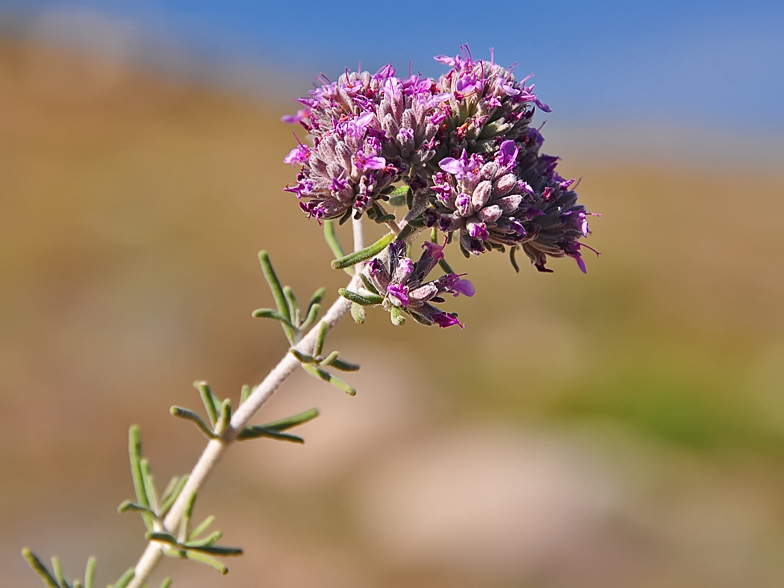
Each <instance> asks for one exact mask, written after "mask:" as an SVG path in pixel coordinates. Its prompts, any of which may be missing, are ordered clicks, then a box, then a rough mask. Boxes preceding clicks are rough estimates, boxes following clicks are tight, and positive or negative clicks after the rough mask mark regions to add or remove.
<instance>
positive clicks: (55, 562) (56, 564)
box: [52, 557, 71, 588]
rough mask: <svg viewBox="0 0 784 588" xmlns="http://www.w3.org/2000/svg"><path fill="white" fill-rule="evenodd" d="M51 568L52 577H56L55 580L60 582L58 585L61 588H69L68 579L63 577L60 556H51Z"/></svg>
mask: <svg viewBox="0 0 784 588" xmlns="http://www.w3.org/2000/svg"><path fill="white" fill-rule="evenodd" d="M52 569H53V570H54V577H55V578H57V582H58V583H59V584H60V586H62V588H71V585H70V584H69V583H68V580H66V579H65V574H64V573H63V568H62V566H61V565H60V558H58V557H52Z"/></svg>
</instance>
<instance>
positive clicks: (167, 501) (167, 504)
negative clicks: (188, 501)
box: [161, 474, 188, 516]
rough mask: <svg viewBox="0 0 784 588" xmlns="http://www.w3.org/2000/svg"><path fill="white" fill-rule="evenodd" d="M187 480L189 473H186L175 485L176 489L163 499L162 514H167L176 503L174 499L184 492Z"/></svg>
mask: <svg viewBox="0 0 784 588" xmlns="http://www.w3.org/2000/svg"><path fill="white" fill-rule="evenodd" d="M187 481H188V475H187V474H185V475H184V476H183V477H182V478H180V479H179V481H178V482H177V485H176V486H175V487H174V490H172V491H171V493H170V494H169V495H168V496H166V498H164V499H163V500H162V501H161V516H165V515H166V513H167V512H169V509H170V508H171V507H172V505H173V504H174V501H175V500H177V497H178V496H179V495H180V492H182V489H183V488H184V487H185V483H186V482H187Z"/></svg>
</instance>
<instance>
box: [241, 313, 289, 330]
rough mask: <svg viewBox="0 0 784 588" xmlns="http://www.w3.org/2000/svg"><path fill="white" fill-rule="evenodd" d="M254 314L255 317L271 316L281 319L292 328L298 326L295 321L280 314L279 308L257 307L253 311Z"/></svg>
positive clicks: (270, 317)
mask: <svg viewBox="0 0 784 588" xmlns="http://www.w3.org/2000/svg"><path fill="white" fill-rule="evenodd" d="M252 316H253V318H269V319H274V320H276V321H280V322H281V323H283V324H284V325H286V326H287V327H289V328H290V329H292V330H295V329H296V328H297V327H295V326H294V323H292V322H291V321H289V320H287V319H286V317H284V316H283V315H282V314H280V313H279V312H278V311H277V310H272V309H271V308H257V309H256V310H254V311H253V313H252Z"/></svg>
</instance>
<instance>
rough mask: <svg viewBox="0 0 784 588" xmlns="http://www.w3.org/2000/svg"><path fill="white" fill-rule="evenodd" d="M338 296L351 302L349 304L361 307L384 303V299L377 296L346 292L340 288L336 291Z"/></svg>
mask: <svg viewBox="0 0 784 588" xmlns="http://www.w3.org/2000/svg"><path fill="white" fill-rule="evenodd" d="M338 294H340V295H341V296H342V297H343V298H345V299H347V300H351V302H355V303H357V304H361V305H362V306H374V305H376V304H381V303H382V302H384V297H383V296H379V295H378V294H357V293H356V292H352V291H351V290H346V289H345V288H340V289H339V290H338Z"/></svg>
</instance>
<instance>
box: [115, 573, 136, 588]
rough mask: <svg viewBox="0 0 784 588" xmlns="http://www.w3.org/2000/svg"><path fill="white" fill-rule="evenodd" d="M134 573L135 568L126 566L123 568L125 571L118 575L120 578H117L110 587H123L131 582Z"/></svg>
mask: <svg viewBox="0 0 784 588" xmlns="http://www.w3.org/2000/svg"><path fill="white" fill-rule="evenodd" d="M135 575H136V570H134V569H133V568H128V569H127V570H125V573H124V574H123V575H122V576H120V579H119V580H117V581H116V582H115V583H114V584H113V585H112V588H125V587H126V586H127V585H128V584H130V583H131V580H133V577H134V576H135Z"/></svg>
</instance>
